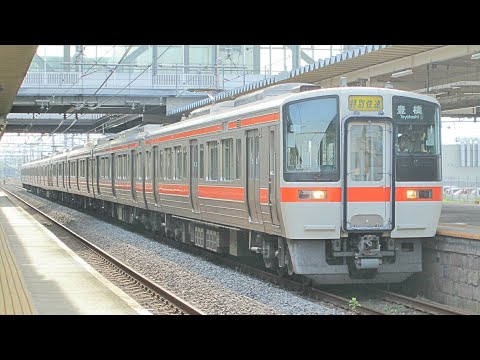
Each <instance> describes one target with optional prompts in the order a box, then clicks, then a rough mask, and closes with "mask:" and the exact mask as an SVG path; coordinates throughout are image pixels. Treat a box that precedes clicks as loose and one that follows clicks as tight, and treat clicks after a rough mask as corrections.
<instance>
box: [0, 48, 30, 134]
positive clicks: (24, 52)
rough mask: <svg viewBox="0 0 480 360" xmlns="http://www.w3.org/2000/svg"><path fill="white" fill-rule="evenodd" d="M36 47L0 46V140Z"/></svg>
mask: <svg viewBox="0 0 480 360" xmlns="http://www.w3.org/2000/svg"><path fill="white" fill-rule="evenodd" d="M37 47H38V46H37V45H0V128H1V130H0V138H1V136H2V134H3V130H4V127H5V118H6V116H7V115H8V113H9V112H10V109H11V108H12V104H13V101H14V100H15V97H16V95H17V92H18V89H19V88H20V85H21V84H22V82H23V79H24V78H25V75H26V73H27V71H28V68H29V67H30V63H31V62H32V59H33V56H34V55H35V53H36V51H37Z"/></svg>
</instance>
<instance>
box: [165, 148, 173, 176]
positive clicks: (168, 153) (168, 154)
mask: <svg viewBox="0 0 480 360" xmlns="http://www.w3.org/2000/svg"><path fill="white" fill-rule="evenodd" d="M165 166H166V175H167V179H168V180H171V179H172V178H173V176H172V175H173V161H172V149H171V148H168V149H165Z"/></svg>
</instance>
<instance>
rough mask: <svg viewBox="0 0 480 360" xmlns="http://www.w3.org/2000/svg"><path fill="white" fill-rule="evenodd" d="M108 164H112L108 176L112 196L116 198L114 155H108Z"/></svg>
mask: <svg viewBox="0 0 480 360" xmlns="http://www.w3.org/2000/svg"><path fill="white" fill-rule="evenodd" d="M110 162H111V163H112V171H111V174H110V176H111V177H112V195H113V197H114V198H116V197H117V191H116V190H115V177H116V176H117V165H116V164H115V154H111V155H110Z"/></svg>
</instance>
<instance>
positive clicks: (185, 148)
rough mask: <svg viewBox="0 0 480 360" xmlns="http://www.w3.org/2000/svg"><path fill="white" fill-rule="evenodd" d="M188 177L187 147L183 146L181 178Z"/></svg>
mask: <svg viewBox="0 0 480 360" xmlns="http://www.w3.org/2000/svg"><path fill="white" fill-rule="evenodd" d="M187 177H188V172H187V147H186V146H184V147H183V176H182V178H183V179H186V178H187Z"/></svg>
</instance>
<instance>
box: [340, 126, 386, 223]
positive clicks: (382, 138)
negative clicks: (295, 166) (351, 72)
mask: <svg viewBox="0 0 480 360" xmlns="http://www.w3.org/2000/svg"><path fill="white" fill-rule="evenodd" d="M346 127H347V131H346V141H345V144H346V151H345V154H346V164H347V166H346V167H345V179H346V187H345V189H344V195H345V196H344V198H345V204H344V209H345V216H344V228H345V229H346V230H364V231H365V230H366V231H370V230H391V229H392V228H393V222H392V204H393V201H392V196H393V192H392V126H391V123H390V122H386V121H374V120H371V121H349V122H347V124H346Z"/></svg>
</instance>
